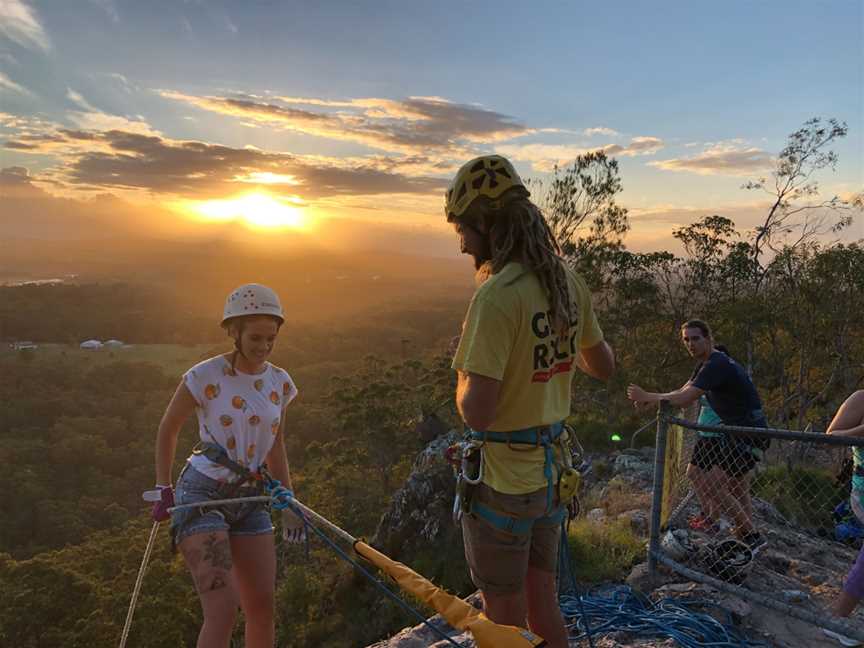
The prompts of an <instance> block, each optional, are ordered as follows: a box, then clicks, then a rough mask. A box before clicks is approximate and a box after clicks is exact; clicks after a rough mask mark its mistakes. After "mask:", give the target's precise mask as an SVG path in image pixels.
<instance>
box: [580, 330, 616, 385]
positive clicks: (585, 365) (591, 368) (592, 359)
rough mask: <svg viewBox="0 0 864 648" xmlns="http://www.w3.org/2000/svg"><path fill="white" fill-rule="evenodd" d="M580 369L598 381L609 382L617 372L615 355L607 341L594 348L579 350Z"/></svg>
mask: <svg viewBox="0 0 864 648" xmlns="http://www.w3.org/2000/svg"><path fill="white" fill-rule="evenodd" d="M576 364H577V365H578V367H579V368H580V369H581V370H582V371H583V372H585V373H586V374H588V375H589V376H591V377H592V378H597V379H598V380H603V381H606V380H609V378H611V377H612V374H613V373H614V371H615V354H614V352H613V351H612V347H610V346H609V344H608V342H606V340H603V341H602V342H600V343H599V344H595V345H594V346H593V347H588V348H587V349H580V350H579V360H578V361H577V362H576Z"/></svg>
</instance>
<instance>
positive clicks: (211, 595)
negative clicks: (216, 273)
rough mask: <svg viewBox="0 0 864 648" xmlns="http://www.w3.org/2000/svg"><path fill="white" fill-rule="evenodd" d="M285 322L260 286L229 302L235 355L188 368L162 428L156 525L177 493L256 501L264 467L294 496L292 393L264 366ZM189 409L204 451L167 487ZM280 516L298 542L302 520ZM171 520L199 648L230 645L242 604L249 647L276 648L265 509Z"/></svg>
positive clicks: (181, 499)
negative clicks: (287, 441) (196, 606)
mask: <svg viewBox="0 0 864 648" xmlns="http://www.w3.org/2000/svg"><path fill="white" fill-rule="evenodd" d="M283 321H284V316H283V312H282V306H281V304H280V302H279V297H278V296H277V295H276V293H275V292H274V291H273V290H271V289H270V288H267V287H266V286H262V285H260V284H247V285H244V286H241V287H240V288H238V289H237V290H235V291H233V292H232V293H231V294H230V295H228V299H227V300H226V302H225V309H224V312H223V317H222V327H223V328H225V329H226V331H227V332H228V334H229V335H230V336H231V337H232V338H233V339H234V347H235V348H234V351H232V352H230V353H226V354H224V355H219V356H216V357H214V358H210V359H209V360H204V361H203V362H200V363H199V364H197V365H195V366H194V367H192V368H191V369H190V370H189V371H187V372H186V373H185V374H184V375H183V380H182V381H181V382H180V385H179V386H178V387H177V391H176V392H175V393H174V397H173V398H172V399H171V403H170V404H169V405H168V408H167V410H166V411H165V415H164V416H163V417H162V422H161V423H160V425H159V432H158V434H157V437H156V484H157V486H156V487H157V488H158V489H159V490H160V493H161V498H162V499H161V501H160V502H157V503H156V505H155V506H154V508H153V517H154V519H156V520H165V519H168V517H169V515H168V513H167V509H168V508H170V507H171V506H173V505H174V503H175V494H176V504H178V505H179V504H188V503H194V502H200V501H205V500H216V499H227V498H232V497H245V496H249V495H261V494H262V491H263V485H262V481H261V469H262V467H263V466H264V464H265V463H266V466H267V470H268V471H269V473H270V475H271V476H272V477H273V478H274V479H276V480H279V482H281V484H283V485H284V487H283V493H284V488H287V489H289V490H290V489H291V476H290V473H289V469H288V459H287V456H286V454H285V445H284V430H285V416H284V413H285V408H286V406H287V405H288V404H289V403H290V402H291V401H292V400H293V399H294V397H295V396H296V395H297V388H296V387H295V386H294V382H293V381H292V380H291V376H289V375H288V373H287V372H286V371H285V370H284V369H280V368H279V367H276V366H274V365H272V364H270V363H269V362H268V361H267V358H268V357H269V356H270V353H271V352H272V351H273V346H274V344H275V342H276V337H277V335H278V334H279V328H280V326H281V325H282V323H283ZM193 412H195V414H196V415H197V417H198V428H199V435H200V437H201V442H202V443H201V444H200V445H201V447H202V448H204V449H205V450H206V452H193V454H192V455H191V456H190V457H189V458H188V460H187V462H186V466H185V467H184V468H183V470H182V472H181V473H180V476H179V477H178V479H177V484H176V487H175V489H172V487H171V485H170V484H171V465H172V463H173V461H174V454H175V452H176V448H177V437H178V435H179V434H180V430H181V428H182V427H183V423H184V422H185V421H186V419H187V418H189V416H191V415H192V413H193ZM225 458H227V462H226V461H225V460H224V459H225ZM220 459H221V460H220ZM244 477H245V478H244ZM282 515H283V517H282V524H283V534H284V537H285V538H286V539H287V540H288V541H291V542H301V541H302V540H303V539H304V538H305V531H304V526H303V521H302V520H300V519H299V518H298V517H296V516H295V515H294V514H293V513H291V512H290V511H288V510H284V511H283V512H282ZM170 517H171V532H172V538H173V541H174V543H175V544H176V546H177V547H178V548H179V549H180V552H181V553H182V554H183V558H184V560H185V561H186V565H187V566H188V568H189V571H190V572H191V573H192V578H193V580H194V582H195V588H196V590H197V591H198V596H199V598H200V600H201V607H202V609H203V613H204V624H203V625H202V627H201V631H200V633H199V635H198V646H199V647H204V646H207V647H210V646H225V647H226V648H227V646H228V644H229V642H230V638H231V633H232V631H233V628H234V623H235V621H236V618H237V607H238V605H239V606H240V607H242V608H243V612H244V615H245V619H246V643H245V645H246V646H247V648H264V647H266V648H272V646H273V643H274V634H275V631H274V592H275V587H276V552H275V543H274V538H273V525H272V523H271V521H270V512H269V510H268V509H267V507H266V506H265V504H264V503H261V502H252V503H243V504H232V505H228V506H221V507H218V508H210V507H208V508H201V509H186V510H184V511H177V512H174V513H172V514H171V515H170Z"/></svg>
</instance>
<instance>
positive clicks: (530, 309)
mask: <svg viewBox="0 0 864 648" xmlns="http://www.w3.org/2000/svg"><path fill="white" fill-rule="evenodd" d="M565 268H566V272H567V279H568V284H569V289H570V297H571V299H572V300H573V309H572V310H573V313H574V321H572V322H570V330H569V331H568V333H567V336H566V337H565V338H563V339H561V340H559V339H558V338H557V337H556V336H555V335H554V334H553V333H552V328H551V322H550V317H549V313H548V311H549V299H548V297H547V296H546V292H545V290H544V289H543V287H542V285H541V284H540V280H539V279H538V278H537V276H536V275H535V274H534V273H533V272H531V271H529V270H527V269H526V268H525V267H524V266H523V265H522V264H521V263H508V264H507V265H506V266H504V268H503V269H502V270H501V272H499V273H498V274H495V275H493V276H491V277H490V278H489V279H488V280H487V281H486V282H485V283H484V284H483V285H481V286H480V287H479V288H478V289H477V291H476V292H475V293H474V297H473V298H472V299H471V304H470V305H469V306H468V313H467V314H466V315H465V321H464V323H463V325H462V337H461V339H460V341H459V348H458V349H457V350H456V355H455V356H454V358H453V368H454V369H457V370H460V371H467V372H470V373H475V374H479V375H481V376H487V377H489V378H494V379H496V380H500V381H501V391H500V394H499V400H498V408H497V410H496V412H495V419H494V421H493V422H492V424H491V425H490V426H489V430H493V431H497V432H510V431H513V430H523V429H525V428H530V427H535V426H538V425H548V424H550V423H555V422H557V421H561V420H563V419H565V418H566V417H567V416H568V415H569V414H570V388H571V385H572V382H573V371H574V364H575V360H576V358H577V357H578V354H579V350H580V349H586V348H590V347H593V346H596V345H597V344H599V343H600V342H602V341H603V332H602V331H601V330H600V325H599V324H598V322H597V316H596V315H595V314H594V308H593V306H592V305H591V293H590V291H589V290H588V286H587V285H586V284H585V280H584V279H583V278H582V277H581V276H580V275H579V274H577V273H576V272H574V271H572V270H571V269H570V268H569V267H566V266H565ZM518 448H519V449H518V450H512V449H510V448H508V447H507V444H506V443H492V442H490V443H487V444H486V446H485V448H484V461H485V468H484V472H485V475H484V478H483V481H484V482H485V483H486V484H488V485H489V486H490V487H491V488H494V489H495V490H497V491H500V492H502V493H509V494H520V493H529V492H532V491H535V490H537V489H539V488H543V487H545V486H546V478H545V477H544V476H543V463H544V455H543V450H542V449H539V448H538V449H534V450H529V451H525V450H522V448H525V446H524V445H521V446H518Z"/></svg>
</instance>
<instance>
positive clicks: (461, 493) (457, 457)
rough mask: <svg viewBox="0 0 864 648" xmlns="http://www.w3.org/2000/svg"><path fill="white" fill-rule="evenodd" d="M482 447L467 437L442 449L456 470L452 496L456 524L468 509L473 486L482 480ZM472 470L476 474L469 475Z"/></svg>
mask: <svg viewBox="0 0 864 648" xmlns="http://www.w3.org/2000/svg"><path fill="white" fill-rule="evenodd" d="M482 447H483V444H482V443H479V442H477V441H473V440H470V439H469V440H465V441H460V442H458V443H454V444H453V445H451V446H450V447H449V448H447V450H445V451H444V456H445V458H446V459H447V461H448V462H450V463H451V464H453V467H454V469H455V470H456V496H455V497H454V498H453V523H454V524H457V525H458V524H459V522H460V520H461V519H462V515H463V513H466V512H469V511H470V507H471V495H472V494H473V491H474V488H473V487H474V486H477V485H478V484H480V483H481V482H482V481H483V453H482V452H480V449H481V448H482ZM472 472H475V473H476V476H474V477H471V473H472Z"/></svg>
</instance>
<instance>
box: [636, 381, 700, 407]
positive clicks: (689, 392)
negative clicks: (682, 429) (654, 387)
mask: <svg viewBox="0 0 864 648" xmlns="http://www.w3.org/2000/svg"><path fill="white" fill-rule="evenodd" d="M704 393H705V391H704V390H702V389H699V388H698V387H694V386H693V385H691V384H690V383H689V382H688V383H687V384H686V385H684V386H683V387H681V388H680V389H676V390H675V391H673V392H666V393H665V394H664V393H658V392H649V391H645V390H644V389H642V388H641V387H640V386H639V385H630V386H629V387H627V398H629V399H630V400H631V401H633V402H634V403H637V404H638V403H659V402H660V401H664V400H665V401H669V403H670V404H671V405H672V406H673V407H686V406H687V405H689V404H690V403H692V402H694V401H696V400H699V397H700V396H702V395H703V394H704Z"/></svg>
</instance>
